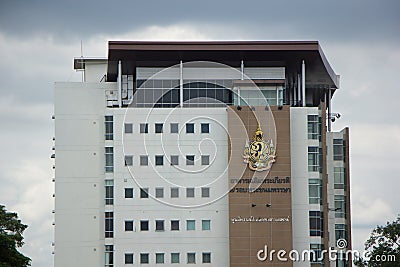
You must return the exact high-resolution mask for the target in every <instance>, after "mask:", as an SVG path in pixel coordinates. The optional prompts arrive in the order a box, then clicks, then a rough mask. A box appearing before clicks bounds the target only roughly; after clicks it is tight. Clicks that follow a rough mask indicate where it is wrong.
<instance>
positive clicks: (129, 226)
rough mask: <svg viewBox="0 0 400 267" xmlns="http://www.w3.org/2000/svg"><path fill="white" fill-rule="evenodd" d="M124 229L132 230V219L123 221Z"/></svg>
mask: <svg viewBox="0 0 400 267" xmlns="http://www.w3.org/2000/svg"><path fill="white" fill-rule="evenodd" d="M125 231H133V221H125Z"/></svg>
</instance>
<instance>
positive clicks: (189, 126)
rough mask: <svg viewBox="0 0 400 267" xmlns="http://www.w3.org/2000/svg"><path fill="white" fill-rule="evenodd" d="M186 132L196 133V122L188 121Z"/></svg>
mask: <svg viewBox="0 0 400 267" xmlns="http://www.w3.org/2000/svg"><path fill="white" fill-rule="evenodd" d="M186 133H194V123H186Z"/></svg>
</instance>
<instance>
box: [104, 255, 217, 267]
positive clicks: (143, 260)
mask: <svg viewBox="0 0 400 267" xmlns="http://www.w3.org/2000/svg"><path fill="white" fill-rule="evenodd" d="M154 256H155V257H154V260H153V261H155V263H158V264H163V263H167V262H170V263H181V255H180V253H179V252H174V253H171V254H170V259H169V261H168V260H167V259H166V254H165V253H163V252H160V253H155V255H154ZM197 260H198V259H197V255H196V252H188V253H186V263H187V264H195V263H196V262H197ZM150 261H151V259H150V254H149V253H140V255H139V263H140V264H149V263H150ZM201 262H202V263H211V252H202V253H201ZM134 263H135V262H134V254H133V253H125V264H134ZM182 263H183V262H182ZM109 266H110V265H109ZM111 266H112V265H111Z"/></svg>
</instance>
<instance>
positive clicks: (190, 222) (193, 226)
mask: <svg viewBox="0 0 400 267" xmlns="http://www.w3.org/2000/svg"><path fill="white" fill-rule="evenodd" d="M186 230H188V231H193V230H196V221H195V220H187V221H186Z"/></svg>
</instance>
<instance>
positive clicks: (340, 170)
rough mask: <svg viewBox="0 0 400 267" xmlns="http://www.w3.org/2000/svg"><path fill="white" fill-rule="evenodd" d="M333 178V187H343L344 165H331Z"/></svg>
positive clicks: (344, 181)
mask: <svg viewBox="0 0 400 267" xmlns="http://www.w3.org/2000/svg"><path fill="white" fill-rule="evenodd" d="M333 178H334V188H335V189H345V186H346V176H345V168H344V167H333Z"/></svg>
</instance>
